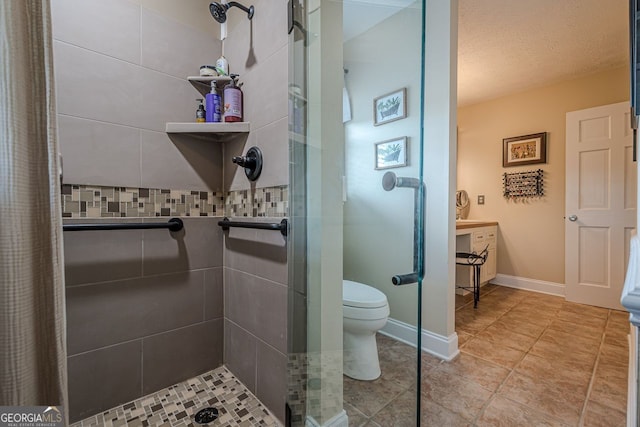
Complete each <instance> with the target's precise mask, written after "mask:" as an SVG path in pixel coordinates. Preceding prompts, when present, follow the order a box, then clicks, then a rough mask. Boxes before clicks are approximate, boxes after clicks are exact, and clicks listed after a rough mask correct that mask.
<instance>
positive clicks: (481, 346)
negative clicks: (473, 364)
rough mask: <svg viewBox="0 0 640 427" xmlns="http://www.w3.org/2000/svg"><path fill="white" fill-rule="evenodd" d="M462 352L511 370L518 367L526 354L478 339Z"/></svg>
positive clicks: (466, 346)
mask: <svg viewBox="0 0 640 427" xmlns="http://www.w3.org/2000/svg"><path fill="white" fill-rule="evenodd" d="M462 352H464V353H468V354H470V355H472V356H476V357H479V358H480V359H484V360H486V361H489V362H493V363H495V364H496V365H500V366H502V367H505V368H509V369H512V368H513V367H514V366H516V364H517V363H518V362H519V361H520V360H521V359H522V357H523V356H524V354H525V352H524V351H521V350H516V349H513V348H510V347H507V346H506V345H504V344H501V343H495V342H491V341H487V340H484V339H481V338H477V337H476V338H473V339H472V340H470V341H469V342H467V343H466V344H465V346H464V349H462Z"/></svg>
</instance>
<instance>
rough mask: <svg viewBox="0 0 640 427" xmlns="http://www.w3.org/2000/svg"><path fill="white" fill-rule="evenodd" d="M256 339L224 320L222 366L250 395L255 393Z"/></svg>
mask: <svg viewBox="0 0 640 427" xmlns="http://www.w3.org/2000/svg"><path fill="white" fill-rule="evenodd" d="M256 345H257V344H256V338H255V337H254V336H253V335H251V334H250V333H248V332H247V331H245V330H244V329H242V328H241V327H239V326H238V325H236V324H234V323H233V322H230V321H229V320H227V319H225V320H224V364H225V365H226V366H227V368H229V370H230V371H231V372H232V373H233V374H234V375H235V376H236V377H237V378H238V379H239V380H240V381H241V382H242V384H244V385H245V386H246V387H247V388H248V389H249V390H251V392H252V393H255V391H256Z"/></svg>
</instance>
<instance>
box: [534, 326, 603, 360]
mask: <svg viewBox="0 0 640 427" xmlns="http://www.w3.org/2000/svg"><path fill="white" fill-rule="evenodd" d="M540 340H541V341H549V342H552V343H554V344H556V345H557V346H558V347H559V348H562V349H567V350H569V349H570V350H572V351H580V352H583V353H589V354H595V353H598V351H599V350H600V342H601V341H602V334H597V335H594V336H591V337H588V336H582V335H576V334H574V333H567V332H563V331H557V330H554V329H547V330H546V331H544V333H543V334H542V336H541V337H540Z"/></svg>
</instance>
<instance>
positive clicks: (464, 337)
mask: <svg viewBox="0 0 640 427" xmlns="http://www.w3.org/2000/svg"><path fill="white" fill-rule="evenodd" d="M456 333H457V334H458V348H460V347H462V346H463V345H464V344H465V343H466V342H467V341H469V340H470V339H471V338H473V335H472V334H468V333H466V332H462V331H456Z"/></svg>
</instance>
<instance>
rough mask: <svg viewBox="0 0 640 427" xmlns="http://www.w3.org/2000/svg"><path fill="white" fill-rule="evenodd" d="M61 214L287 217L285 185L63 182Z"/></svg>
mask: <svg viewBox="0 0 640 427" xmlns="http://www.w3.org/2000/svg"><path fill="white" fill-rule="evenodd" d="M61 195H62V217H63V218H147V217H157V216H167V217H168V216H229V217H235V216H245V217H286V216H287V214H288V197H289V189H288V186H279V187H269V188H258V189H253V190H241V191H230V192H227V193H226V194H224V193H223V192H210V191H209V192H207V191H192V190H170V189H160V188H131V187H102V186H95V185H73V184H64V185H63V186H62V188H61Z"/></svg>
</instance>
